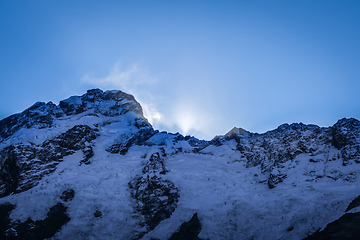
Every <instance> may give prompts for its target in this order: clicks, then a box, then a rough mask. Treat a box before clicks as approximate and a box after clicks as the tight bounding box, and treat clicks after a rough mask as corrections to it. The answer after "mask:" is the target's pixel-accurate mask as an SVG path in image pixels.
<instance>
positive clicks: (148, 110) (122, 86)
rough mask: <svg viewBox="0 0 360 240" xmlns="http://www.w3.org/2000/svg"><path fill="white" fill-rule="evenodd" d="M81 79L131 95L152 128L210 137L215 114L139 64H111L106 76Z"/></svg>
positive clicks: (195, 99)
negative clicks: (122, 65) (159, 79)
mask: <svg viewBox="0 0 360 240" xmlns="http://www.w3.org/2000/svg"><path fill="white" fill-rule="evenodd" d="M83 82H85V83H88V84H92V85H94V86H96V87H101V88H104V89H109V88H115V89H119V90H122V91H125V92H126V93H129V94H132V95H134V97H135V98H136V100H137V101H138V102H139V103H140V104H141V106H142V108H143V112H144V116H145V117H146V118H147V119H148V121H149V122H150V123H151V124H152V125H153V126H154V128H155V129H159V130H165V131H169V132H180V133H181V134H183V135H187V134H191V135H195V136H197V137H202V138H206V139H210V138H212V137H213V136H209V129H211V124H213V123H214V122H215V120H214V117H212V116H210V114H209V111H208V109H206V108H205V107H201V106H202V104H201V103H200V102H199V101H197V98H196V97H195V96H188V95H185V96H184V95H183V94H180V95H181V96H182V97H180V98H179V93H178V91H179V89H177V88H175V87H174V86H172V89H169V88H166V86H164V82H161V81H158V79H157V78H156V77H154V76H153V75H152V74H150V73H149V72H148V71H146V70H145V69H144V68H142V67H140V66H139V65H138V64H133V65H132V66H130V67H128V68H122V67H121V65H120V64H114V66H113V67H112V68H111V69H110V70H109V72H108V74H107V75H106V76H104V77H100V78H95V77H93V76H92V75H86V76H84V77H83ZM169 93H170V94H169ZM166 97H167V99H165V98H166ZM159 109H161V110H162V111H159Z"/></svg>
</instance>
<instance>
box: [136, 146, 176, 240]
mask: <svg viewBox="0 0 360 240" xmlns="http://www.w3.org/2000/svg"><path fill="white" fill-rule="evenodd" d="M166 172H167V170H166V169H165V166H164V159H162V158H161V157H160V154H159V153H154V154H152V155H151V156H150V158H149V160H148V162H147V163H146V164H145V166H144V168H143V175H141V176H140V177H137V178H135V179H133V180H132V181H131V182H130V183H129V187H130V189H131V194H132V197H133V198H134V199H135V200H136V207H135V209H136V211H137V212H139V213H140V214H141V215H143V216H144V219H145V221H144V223H143V225H144V226H145V227H146V229H147V230H148V231H151V230H153V229H154V228H155V227H156V226H157V225H158V224H159V223H160V222H161V221H162V220H164V219H166V218H169V217H170V216H171V214H172V213H173V212H174V211H175V208H176V206H177V202H178V198H179V190H178V189H177V188H176V186H175V185H174V184H173V183H172V182H170V181H169V180H163V179H162V178H161V176H160V174H165V173H166ZM142 234H144V233H140V235H139V236H138V237H139V238H140V237H141V236H142Z"/></svg>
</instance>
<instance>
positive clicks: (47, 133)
mask: <svg viewBox="0 0 360 240" xmlns="http://www.w3.org/2000/svg"><path fill="white" fill-rule="evenodd" d="M359 163H360V122H359V121H358V120H356V119H341V120H339V121H338V122H337V123H336V124H334V125H333V126H332V127H327V128H323V127H318V126H316V125H305V124H302V123H295V124H291V125H289V124H283V125H281V126H279V127H278V128H277V129H275V130H272V131H269V132H266V133H263V134H257V133H250V132H248V131H246V130H244V129H241V128H234V129H232V130H231V131H229V132H228V133H227V134H225V135H223V136H216V137H215V138H214V139H213V140H211V141H204V140H198V139H196V138H195V137H190V136H185V137H184V136H182V135H181V134H179V133H176V134H172V133H167V132H159V131H157V130H154V129H153V127H152V126H151V124H150V123H149V122H148V121H147V120H146V119H145V118H144V116H143V114H142V109H141V106H140V104H139V103H138V102H136V100H135V99H134V97H133V96H131V95H128V94H126V93H123V92H121V91H106V92H103V91H102V90H99V89H93V90H89V91H88V92H87V93H86V94H84V95H82V96H73V97H70V98H68V99H66V100H63V101H61V102H60V104H59V105H55V104H53V103H36V104H34V105H33V106H32V107H30V108H29V109H27V110H25V111H24V112H22V113H19V114H15V115H12V116H10V117H8V118H5V119H3V120H1V121H0V222H1V223H2V224H1V227H0V231H1V232H0V236H1V239H23V238H24V236H25V237H26V238H28V239H44V238H49V237H51V238H53V239H179V238H182V236H183V237H184V236H186V237H187V238H193V239H302V238H305V237H307V236H309V238H310V235H311V234H312V233H314V232H316V233H315V235H314V236H315V237H316V236H318V235H316V234H322V231H321V230H322V229H324V228H325V227H326V225H327V224H329V223H330V222H332V221H336V220H337V219H339V220H341V221H342V219H346V220H349V219H350V221H351V219H352V218H349V217H348V216H350V215H346V214H355V213H357V212H359V211H360V208H359V204H358V203H357V200H356V199H357V197H358V196H359V195H360V187H359V186H360V185H359V174H360V164H359ZM353 200H354V201H353ZM350 203H351V204H350ZM349 204H350V205H349ZM345 211H347V212H348V213H346V214H345ZM344 214H345V215H344ZM343 215H344V217H342V216H343ZM351 216H352V215H351ZM354 216H357V215H356V214H355V215H354ZM54 217H58V218H60V219H62V220H63V221H61V224H59V222H58V223H57V222H56V221H55V222H54V221H53V220H52V219H53V218H54ZM353 219H355V220H356V218H353ZM355 220H354V221H355ZM354 221H353V222H354ZM329 226H330V228H331V226H334V225H330V224H329ZM356 226H357V225H356V224H355V227H356ZM328 228H329V227H327V228H325V229H324V232H325V234H327V232H328V231H329V230H328ZM38 232H44V234H40V235H39V234H37V233H38ZM339 234H340V235H341V233H339ZM348 239H351V237H350V238H348Z"/></svg>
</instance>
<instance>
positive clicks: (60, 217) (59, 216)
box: [0, 193, 72, 240]
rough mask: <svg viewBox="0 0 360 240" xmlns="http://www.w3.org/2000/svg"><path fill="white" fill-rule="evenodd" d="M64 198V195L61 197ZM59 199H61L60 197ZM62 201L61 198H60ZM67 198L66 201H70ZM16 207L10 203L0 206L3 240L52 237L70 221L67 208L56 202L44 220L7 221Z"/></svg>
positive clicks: (36, 239)
mask: <svg viewBox="0 0 360 240" xmlns="http://www.w3.org/2000/svg"><path fill="white" fill-rule="evenodd" d="M63 196H64V193H63V195H62V197H63ZM60 198H61V197H60ZM61 199H62V200H63V198H61ZM71 200H72V198H67V200H66V201H71ZM15 208H16V206H14V205H12V204H11V203H5V204H2V205H0V223H1V224H0V226H1V227H0V237H1V239H4V240H13V239H29V240H41V239H46V238H50V237H52V236H53V235H54V234H55V233H56V232H57V231H59V230H60V229H61V227H62V226H63V225H64V224H66V223H67V222H68V221H70V218H69V216H68V215H67V213H66V211H67V207H66V206H64V204H63V203H61V202H58V203H57V204H56V205H54V206H52V207H51V208H50V210H49V212H48V213H47V216H46V218H45V219H44V220H37V221H33V220H32V219H31V218H28V219H27V220H26V221H25V222H19V221H13V222H11V220H10V219H9V215H10V212H11V211H12V210H13V209H15Z"/></svg>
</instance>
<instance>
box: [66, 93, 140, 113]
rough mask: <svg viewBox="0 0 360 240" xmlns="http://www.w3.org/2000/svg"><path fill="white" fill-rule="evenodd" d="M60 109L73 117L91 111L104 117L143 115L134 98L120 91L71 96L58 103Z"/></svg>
mask: <svg viewBox="0 0 360 240" xmlns="http://www.w3.org/2000/svg"><path fill="white" fill-rule="evenodd" d="M59 106H60V108H61V109H62V110H63V112H64V113H65V114H66V115H75V114H79V113H82V112H85V111H86V110H89V109H92V110H93V111H94V113H100V114H102V115H104V116H111V117H113V116H118V115H123V114H125V113H127V112H129V111H133V112H135V113H137V114H140V115H141V116H142V115H143V112H142V108H141V106H140V104H139V103H138V102H136V101H135V98H134V97H133V96H132V95H130V94H126V93H124V92H122V91H106V92H103V91H102V90H100V89H91V90H88V91H87V93H86V94H84V95H82V96H73V97H70V98H68V99H66V100H63V101H60V104H59Z"/></svg>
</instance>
